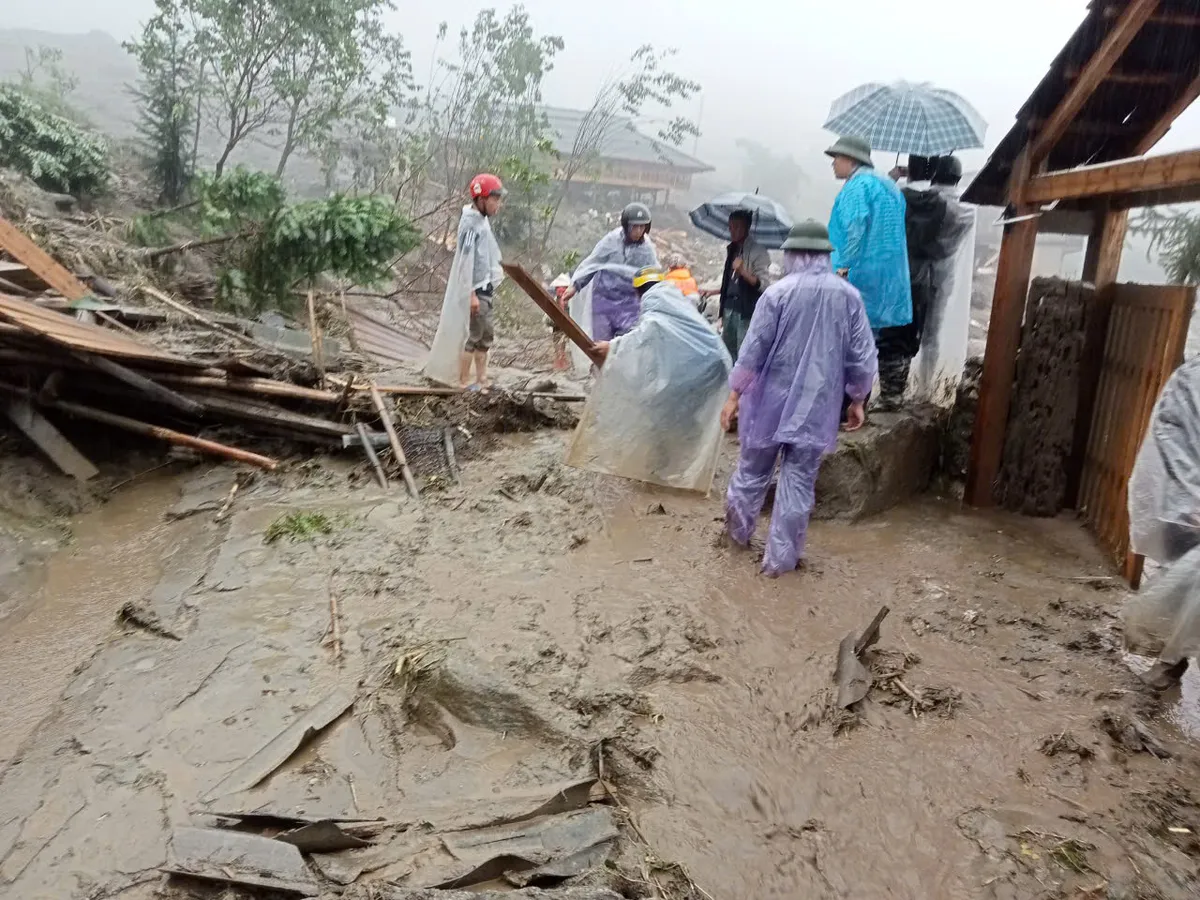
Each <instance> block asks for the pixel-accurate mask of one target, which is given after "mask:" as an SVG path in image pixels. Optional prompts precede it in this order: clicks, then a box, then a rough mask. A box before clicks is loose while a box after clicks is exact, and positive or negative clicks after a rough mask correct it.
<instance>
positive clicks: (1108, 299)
mask: <svg viewBox="0 0 1200 900" xmlns="http://www.w3.org/2000/svg"><path fill="white" fill-rule="evenodd" d="M1128 225H1129V211H1128V210H1117V209H1103V208H1101V209H1099V210H1097V212H1096V225H1095V229H1094V230H1093V231H1092V234H1091V236H1090V237H1089V238H1088V247H1087V255H1086V256H1085V257H1084V261H1083V280H1084V281H1087V282H1091V283H1092V284H1094V285H1095V286H1096V292H1095V295H1094V296H1093V298H1092V303H1091V309H1090V310H1088V315H1087V329H1086V331H1085V333H1084V336H1083V353H1082V355H1081V356H1080V362H1079V398H1078V403H1077V405H1076V408H1075V433H1074V435H1073V437H1072V441H1071V455H1070V456H1069V457H1068V459H1067V464H1066V473H1067V490H1066V498H1065V502H1066V506H1067V508H1068V509H1076V508H1078V506H1079V488H1080V485H1081V483H1082V479H1083V467H1084V464H1085V463H1086V461H1087V448H1088V440H1089V438H1090V437H1091V433H1092V416H1093V414H1094V413H1095V410H1096V396H1097V392H1098V390H1099V387H1100V372H1101V370H1102V369H1103V367H1104V345H1105V343H1106V342H1107V340H1108V322H1109V318H1110V316H1111V313H1112V305H1113V297H1114V296H1115V291H1114V287H1113V286H1114V285H1115V284H1116V281H1117V275H1118V273H1119V272H1120V270H1121V254H1122V252H1123V251H1124V249H1125V232H1126V229H1127V227H1128Z"/></svg>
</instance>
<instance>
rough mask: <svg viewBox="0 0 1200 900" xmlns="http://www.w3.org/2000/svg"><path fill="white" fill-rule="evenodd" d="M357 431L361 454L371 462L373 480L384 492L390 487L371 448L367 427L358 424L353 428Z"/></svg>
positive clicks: (376, 455)
mask: <svg viewBox="0 0 1200 900" xmlns="http://www.w3.org/2000/svg"><path fill="white" fill-rule="evenodd" d="M354 427H355V428H356V429H357V431H358V438H359V440H361V441H362V445H363V452H365V453H366V454H367V459H369V460H370V461H371V465H372V467H374V469H375V478H376V480H378V481H379V486H380V487H381V488H383V489H384V490H385V491H386V490H388V488H390V487H391V485H390V484H389V483H388V477H387V472H385V471H383V464H382V463H380V461H379V455H378V454H377V453H376V452H375V448H374V447H372V446H371V438H370V437H369V436H368V435H367V426H366V425H364V424H363V423H362V422H359V423H358V424H357V425H355V426H354Z"/></svg>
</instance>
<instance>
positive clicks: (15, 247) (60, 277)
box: [0, 216, 91, 300]
mask: <svg viewBox="0 0 1200 900" xmlns="http://www.w3.org/2000/svg"><path fill="white" fill-rule="evenodd" d="M0 250H5V251H7V252H8V254H9V256H11V257H12V258H13V259H15V260H16V261H17V262H19V263H20V264H21V265H23V266H25V267H26V268H28V269H29V271H30V272H32V273H33V274H34V275H36V276H37V277H38V278H40V279H42V281H44V282H46V284H48V285H50V287H52V288H54V289H55V290H56V291H58V292H59V293H60V294H62V295H63V296H64V297H66V298H67V299H68V300H82V299H83V298H84V297H86V296H88V294H90V293H91V291H89V290H88V287H87V285H86V284H84V283H83V282H82V281H80V280H79V279H78V278H76V277H75V276H74V275H72V274H71V273H70V272H68V271H67V270H66V268H64V267H63V266H62V265H60V264H59V263H58V262H56V261H55V259H54V257H52V256H51V255H50V254H49V253H47V252H46V251H45V250H43V249H42V248H41V247H39V246H38V245H37V244H35V243H34V242H33V241H31V240H30V239H29V237H28V236H27V235H26V234H25V232H23V231H21V230H20V229H19V228H17V226H16V225H14V224H13V223H12V222H10V221H8V219H6V218H4V217H3V216H0Z"/></svg>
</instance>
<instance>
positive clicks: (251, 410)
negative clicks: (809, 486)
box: [0, 217, 581, 496]
mask: <svg viewBox="0 0 1200 900" xmlns="http://www.w3.org/2000/svg"><path fill="white" fill-rule="evenodd" d="M518 274H519V275H520V276H521V278H522V281H523V282H527V283H528V284H533V282H532V279H529V277H528V276H527V275H526V273H524V271H523V270H518ZM534 286H535V287H537V286H536V285H534ZM526 289H527V290H529V289H530V288H529V287H528V286H527V287H526ZM113 294H114V291H113V290H112V289H111V287H110V286H108V285H107V284H106V283H104V282H103V280H102V279H94V280H93V284H91V285H89V284H85V283H84V282H83V281H82V280H80V279H79V278H77V277H76V276H75V275H73V274H72V273H71V272H70V271H68V270H67V269H66V268H64V267H63V266H62V265H60V264H59V263H58V262H57V261H55V260H54V259H53V258H52V257H51V256H50V255H49V254H47V253H46V252H45V251H44V250H42V249H41V248H40V247H39V246H38V245H36V244H35V243H34V242H33V241H32V240H30V239H29V237H28V236H27V235H26V234H24V233H23V232H22V231H21V230H20V229H19V228H17V227H16V226H15V225H14V224H13V223H11V222H9V221H7V220H6V219H4V218H3V217H0V416H4V417H7V418H8V419H9V421H10V422H11V423H12V424H13V425H14V426H15V427H16V428H17V429H18V430H19V431H20V432H22V433H23V434H24V435H25V436H26V437H27V438H28V439H29V440H30V441H31V442H32V443H33V444H34V445H36V446H37V447H38V448H39V449H40V450H41V451H42V452H43V453H44V454H45V455H46V456H47V457H48V458H49V459H50V460H51V462H53V463H54V465H55V466H57V467H58V468H59V469H60V470H61V471H63V472H64V473H66V474H68V475H70V476H72V477H74V478H77V479H79V480H84V481H86V480H89V479H91V478H93V477H95V476H96V475H97V474H98V470H97V468H96V466H95V465H94V464H93V463H92V462H91V461H90V460H89V459H87V457H86V456H85V455H84V454H83V453H81V452H80V450H79V449H78V448H77V447H76V446H75V445H74V444H73V443H72V442H71V440H70V439H68V437H67V436H66V435H64V434H63V433H62V431H60V430H59V426H60V425H61V426H63V427H65V425H66V420H81V421H83V422H86V423H90V424H97V425H100V426H102V427H104V428H111V429H118V430H122V431H125V432H130V433H133V434H137V435H141V436H144V437H148V438H152V439H157V440H161V441H165V442H167V443H170V444H172V445H175V446H179V447H185V448H189V449H190V450H192V451H196V452H199V453H204V454H209V455H214V456H218V457H222V458H225V459H230V460H234V461H238V462H243V463H247V464H250V465H253V466H257V467H259V468H263V469H267V470H271V469H274V468H275V467H276V466H277V464H278V461H277V460H276V459H275V458H273V457H271V456H267V455H264V454H262V453H258V452H253V451H251V450H248V449H243V448H242V447H239V446H234V445H233V444H231V443H229V442H226V440H225V439H224V438H225V434H226V433H228V434H230V435H231V436H232V438H233V440H234V441H236V442H241V441H242V440H245V439H247V438H249V439H252V440H254V441H255V442H256V443H259V444H262V443H264V442H269V441H270V440H272V439H283V440H284V441H285V442H286V443H289V444H293V443H296V442H299V443H302V444H306V445H308V446H311V447H318V448H319V447H325V448H328V449H331V450H332V449H342V448H347V447H356V448H360V449H361V451H362V452H363V453H364V454H365V457H366V459H367V460H368V461H369V463H370V465H371V466H372V468H373V470H374V474H375V477H376V478H377V480H378V481H379V482H380V484H381V485H382V486H384V487H387V486H389V480H388V475H387V472H386V470H385V466H384V464H383V462H381V460H380V457H381V456H384V461H385V462H387V464H388V465H391V466H393V467H394V468H395V470H396V474H398V475H399V476H401V477H402V479H403V482H404V485H405V487H406V488H407V490H408V492H409V493H410V494H411V495H413V496H417V495H418V494H419V488H418V485H417V483H416V480H415V478H414V475H413V471H412V468H411V467H410V465H409V459H408V455H407V454H406V452H405V447H404V443H403V441H404V439H405V438H404V436H403V432H404V431H405V426H404V425H403V424H402V423H400V422H399V419H398V417H396V411H395V408H394V405H393V404H394V399H392V400H385V397H387V396H390V397H392V398H394V397H395V396H397V395H401V396H411V397H419V398H429V397H437V396H453V395H457V394H460V393H461V392H460V391H458V390H457V389H454V388H445V387H434V386H427V385H413V384H381V383H378V380H377V377H378V373H379V371H380V370H384V371H387V370H391V369H395V368H396V367H397V366H401V365H405V366H408V367H409V368H412V367H413V365H414V364H415V363H417V362H418V361H419V360H420V359H421V358H423V356H424V354H425V352H426V351H427V348H426V347H425V345H424V344H423V343H422V342H421V341H419V340H417V339H415V338H413V337H412V336H411V335H409V334H407V333H405V331H404V330H403V329H402V328H399V327H397V326H396V325H395V324H393V323H391V322H389V321H387V313H386V312H383V313H379V312H371V311H369V310H367V309H365V308H362V307H356V306H355V305H353V304H350V303H348V302H347V301H346V299H345V298H344V297H343V298H342V299H341V302H340V303H334V304H333V309H331V313H332V314H333V315H340V316H341V317H343V318H344V321H345V325H346V327H347V331H348V335H349V339H350V343H351V345H352V347H353V351H349V350H346V351H342V352H341V355H340V357H338V358H335V357H334V355H332V354H330V353H329V352H328V351H329V349H330V347H331V346H332V345H333V341H332V340H331V339H329V338H328V337H327V336H326V335H325V334H324V332H323V328H322V326H321V324H320V322H319V321H318V316H317V312H316V304H315V302H314V298H313V296H312V295H311V294H310V295H309V297H308V298H307V299H308V303H307V325H308V330H307V331H301V330H297V329H288V328H286V327H283V328H280V327H275V328H271V327H266V326H259V325H257V324H256V323H251V322H246V321H244V320H239V319H237V318H236V317H232V316H222V315H220V314H218V313H216V312H212V311H208V312H201V311H200V310H197V309H195V308H193V307H191V306H189V305H187V304H184V303H181V302H179V301H177V300H175V299H174V298H173V297H171V296H169V295H168V294H166V293H164V292H162V291H159V290H157V289H155V288H154V287H151V286H148V285H142V286H140V287H135V288H132V289H131V290H130V291H127V294H128V296H124V297H122V302H121V303H119V304H118V303H115V302H114V299H113V296H112V295H113ZM137 294H140V295H141V297H140V299H142V300H143V301H145V302H147V303H148V304H150V305H147V306H131V305H129V302H128V301H129V298H130V296H136V295H137ZM555 311H556V312H558V314H559V315H560V316H561V315H564V314H563V313H561V312H560V311H557V310H555ZM572 324H573V323H572ZM258 329H260V330H261V331H263V332H265V333H266V334H267V335H271V334H274V335H275V336H276V337H278V338H279V340H277V341H275V342H274V343H272V342H271V339H270V337H264V336H262V335H260V336H256V333H257V331H256V330H258ZM347 362H349V364H347ZM549 397H553V398H555V399H563V400H579V399H581V398H580V397H578V396H568V395H559V394H552V395H546V394H538V393H537V392H536V391H534V392H526V393H525V394H523V395H521V396H520V397H510V396H509V395H507V394H504V395H502V397H501V398H500V399H502V400H505V401H511V402H513V403H517V404H522V403H533V402H534V401H535V400H540V399H549ZM52 419H53V420H54V421H52ZM56 422H57V423H58V424H56ZM367 422H370V423H372V427H371V428H368V427H367V426H366V424H365V423H367ZM376 423H377V424H376ZM428 430H429V429H416V428H414V431H410V432H409V434H410V435H411V434H413V433H414V432H421V437H422V438H423V439H424V438H427V437H429V436H428V435H425V434H424V433H423V432H424V431H428ZM435 430H436V429H435ZM452 430H453V429H450V428H447V429H445V433H444V434H443V433H438V434H437V435H435V437H436V445H437V446H436V450H437V454H438V455H439V456H440V455H441V454H442V453H443V452H444V454H445V458H444V460H440V461H439V462H438V466H439V468H440V469H441V470H444V471H448V472H449V473H451V475H453V474H454V472H455V469H456V465H457V463H456V462H455V457H454V446H453V439H452V436H451V434H450V432H451V431H452ZM214 432H216V433H214ZM216 438H221V440H217V439H216ZM425 443H428V441H425ZM422 452H423V455H425V456H428V452H429V451H428V448H426V447H424V446H422ZM385 454H386V455H385Z"/></svg>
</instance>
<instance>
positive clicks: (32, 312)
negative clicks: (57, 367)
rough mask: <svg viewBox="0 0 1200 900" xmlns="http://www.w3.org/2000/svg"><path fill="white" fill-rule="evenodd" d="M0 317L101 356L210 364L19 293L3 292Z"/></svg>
mask: <svg viewBox="0 0 1200 900" xmlns="http://www.w3.org/2000/svg"><path fill="white" fill-rule="evenodd" d="M0 319H3V320H4V321H6V322H11V323H12V324H14V325H16V326H17V327H19V328H21V329H22V330H24V331H27V332H30V333H31V334H36V335H40V336H41V337H43V338H45V339H46V340H49V341H53V342H54V343H55V344H58V345H60V346H63V347H67V348H69V349H71V350H79V351H83V352H86V353H98V354H100V355H101V356H111V357H115V358H118V359H136V360H140V361H142V362H146V363H158V364H161V365H163V366H167V367H171V368H178V367H183V368H189V369H204V368H207V367H208V364H207V363H204V362H200V361H196V360H190V359H184V358H183V357H181V356H174V355H173V354H170V353H167V352H165V351H163V350H159V349H158V348H157V347H153V346H151V345H149V344H143V343H142V342H141V341H135V340H134V339H133V338H130V337H127V336H126V335H124V334H121V333H120V332H117V331H111V330H109V329H107V328H101V327H100V326H99V325H92V324H90V323H88V322H81V321H79V320H78V319H75V318H73V317H72V316H69V315H64V314H63V313H60V312H54V311H53V310H49V309H43V308H42V307H40V306H38V305H36V304H34V303H30V302H29V301H28V300H23V299H21V298H20V297H11V296H8V295H5V294H0Z"/></svg>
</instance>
